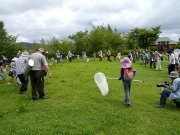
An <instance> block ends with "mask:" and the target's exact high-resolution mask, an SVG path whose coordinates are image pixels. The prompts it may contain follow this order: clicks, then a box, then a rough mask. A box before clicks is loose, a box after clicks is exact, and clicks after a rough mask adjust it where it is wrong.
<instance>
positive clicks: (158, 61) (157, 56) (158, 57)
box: [155, 51, 162, 71]
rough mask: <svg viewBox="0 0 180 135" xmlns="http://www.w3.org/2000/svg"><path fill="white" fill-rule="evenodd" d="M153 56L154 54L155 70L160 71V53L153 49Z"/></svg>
mask: <svg viewBox="0 0 180 135" xmlns="http://www.w3.org/2000/svg"><path fill="white" fill-rule="evenodd" d="M155 56H156V63H157V64H156V69H155V70H156V71H158V70H159V71H162V68H161V57H162V55H161V54H160V53H158V52H157V51H155Z"/></svg>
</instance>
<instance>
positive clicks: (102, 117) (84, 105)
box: [0, 59, 180, 135]
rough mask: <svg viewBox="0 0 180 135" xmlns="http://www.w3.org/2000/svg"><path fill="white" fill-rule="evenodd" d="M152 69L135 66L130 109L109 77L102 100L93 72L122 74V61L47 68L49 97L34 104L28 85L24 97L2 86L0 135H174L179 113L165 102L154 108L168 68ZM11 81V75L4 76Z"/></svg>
mask: <svg viewBox="0 0 180 135" xmlns="http://www.w3.org/2000/svg"><path fill="white" fill-rule="evenodd" d="M166 63H167V60H164V61H163V63H162V69H163V71H154V69H150V68H149V65H148V66H147V67H145V66H144V65H141V62H136V63H133V65H132V66H133V67H134V68H135V69H136V70H137V74H136V77H135V79H137V80H144V81H145V82H144V83H141V82H132V88H131V103H132V104H131V107H130V108H126V107H124V90H123V87H122V82H121V81H118V80H110V79H107V82H108V86H109V93H108V94H107V95H106V96H102V95H101V93H100V90H99V89H98V87H97V85H96V83H95V82H94V74H95V73H97V72H99V71H100V72H102V73H104V74H105V75H106V76H107V77H111V78H118V77H119V76H120V73H119V72H120V63H119V62H117V61H116V62H107V61H106V60H104V61H102V62H100V61H98V60H97V61H92V60H91V61H89V62H83V61H82V60H81V61H80V62H76V60H75V59H74V60H73V61H72V63H69V62H68V61H67V60H65V61H64V62H63V63H62V64H54V65H52V66H50V70H51V73H52V78H48V77H46V79H45V93H46V95H47V96H50V99H47V100H40V99H38V100H37V101H33V100H32V99H31V90H30V82H29V85H28V92H27V94H24V95H21V94H18V91H19V88H20V86H18V87H17V86H15V83H16V81H15V80H13V84H11V85H7V83H5V84H0V87H1V88H0V100H1V101H0V134H2V135H25V134H27V135H56V134H57V135H121V134H122V135H178V134H179V133H180V128H179V126H178V123H179V121H180V117H179V111H180V109H178V108H176V107H175V104H174V103H173V102H172V101H171V100H170V99H167V108H165V109H158V108H156V105H157V104H159V98H160V95H159V94H158V93H159V92H160V91H161V88H158V87H156V84H157V83H162V82H164V81H170V78H169V77H168V71H167V67H165V66H164V64H166ZM7 80H9V77H7Z"/></svg>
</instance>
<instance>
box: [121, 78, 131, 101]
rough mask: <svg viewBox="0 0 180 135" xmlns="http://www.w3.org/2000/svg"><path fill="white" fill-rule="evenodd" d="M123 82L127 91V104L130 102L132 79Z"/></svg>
mask: <svg viewBox="0 0 180 135" xmlns="http://www.w3.org/2000/svg"><path fill="white" fill-rule="evenodd" d="M122 82H123V86H124V92H125V103H126V104H130V103H131V102H130V90H131V81H130V82H128V81H124V80H122Z"/></svg>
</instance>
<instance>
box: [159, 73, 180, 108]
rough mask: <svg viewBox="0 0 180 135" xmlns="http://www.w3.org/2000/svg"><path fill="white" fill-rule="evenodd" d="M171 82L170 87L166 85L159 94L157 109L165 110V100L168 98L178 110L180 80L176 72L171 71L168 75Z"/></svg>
mask: <svg viewBox="0 0 180 135" xmlns="http://www.w3.org/2000/svg"><path fill="white" fill-rule="evenodd" d="M169 77H170V78H171V80H172V85H170V86H168V85H166V84H164V85H163V87H164V88H163V91H162V93H161V98H160V104H159V105H158V106H157V108H165V107H166V99H167V98H168V97H169V98H170V99H172V100H173V102H174V103H175V104H176V107H178V108H180V103H179V99H180V78H179V76H178V73H177V72H176V71H172V72H171V73H170V75H169Z"/></svg>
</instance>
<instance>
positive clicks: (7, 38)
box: [0, 21, 25, 59]
mask: <svg viewBox="0 0 180 135" xmlns="http://www.w3.org/2000/svg"><path fill="white" fill-rule="evenodd" d="M17 37H18V35H17V36H12V35H9V34H8V33H7V31H6V29H5V28H4V22H2V21H0V53H1V54H3V53H4V54H6V56H7V57H8V59H12V57H14V56H16V55H17V52H18V51H23V50H24V49H25V47H24V46H22V45H20V46H18V45H17V44H16V40H17Z"/></svg>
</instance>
